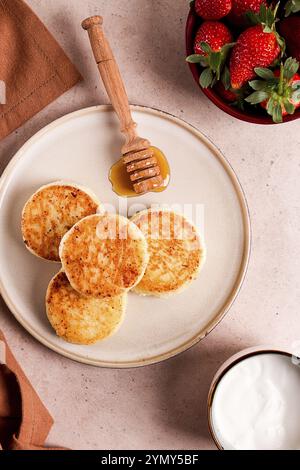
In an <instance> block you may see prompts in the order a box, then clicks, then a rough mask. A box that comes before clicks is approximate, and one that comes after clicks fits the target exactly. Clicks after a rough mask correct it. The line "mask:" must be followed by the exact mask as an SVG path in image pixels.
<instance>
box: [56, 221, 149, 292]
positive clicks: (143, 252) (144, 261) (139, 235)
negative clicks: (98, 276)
mask: <svg viewBox="0 0 300 470" xmlns="http://www.w3.org/2000/svg"><path fill="white" fill-rule="evenodd" d="M94 217H97V218H98V219H99V222H100V220H101V218H102V217H116V218H119V219H121V220H123V221H124V223H125V224H126V225H127V224H129V225H130V227H131V230H133V231H134V232H135V233H136V234H137V238H138V239H139V240H140V241H141V242H142V244H143V248H141V249H140V255H141V257H142V258H143V259H142V263H141V266H140V273H139V275H138V276H137V278H136V279H135V282H134V283H133V284H132V285H131V286H130V287H122V286H119V285H116V284H114V283H110V286H111V287H112V288H113V289H115V292H114V293H113V294H102V295H101V293H91V294H87V293H86V292H84V293H83V295H91V296H95V297H100V298H106V297H111V296H112V295H120V294H121V293H122V292H128V291H129V290H131V289H133V288H134V287H135V286H136V285H137V284H138V283H139V282H140V281H141V279H142V278H143V276H144V274H145V271H146V268H147V265H148V262H149V253H148V244H147V240H146V237H145V236H144V234H143V232H142V231H141V230H140V229H139V228H138V227H137V225H136V224H134V223H133V222H131V221H130V220H129V219H128V218H127V217H124V216H122V215H119V214H111V213H102V214H93V215H89V216H87V217H84V218H83V219H81V220H80V221H79V222H77V223H76V224H75V225H73V227H72V228H71V229H70V230H69V231H68V232H67V233H66V234H65V235H64V236H63V237H62V240H61V242H60V246H59V256H60V259H61V263H62V268H63V270H64V272H65V273H66V276H67V277H68V279H69V281H70V284H71V286H72V287H73V289H75V290H76V291H77V292H79V293H82V292H81V291H80V288H78V285H77V284H76V282H75V280H74V277H73V276H72V274H71V273H70V269H69V268H68V266H67V262H66V260H65V257H66V253H65V251H66V248H65V245H66V244H67V242H68V238H69V237H70V236H72V235H73V232H74V231H76V229H77V227H78V226H79V225H81V224H83V223H84V221H87V220H89V219H92V218H94ZM72 252H74V250H72Z"/></svg>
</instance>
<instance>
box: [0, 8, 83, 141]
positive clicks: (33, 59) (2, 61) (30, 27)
mask: <svg viewBox="0 0 300 470" xmlns="http://www.w3.org/2000/svg"><path fill="white" fill-rule="evenodd" d="M46 3H47V2H45V7H46ZM0 31H1V38H0V103H2V104H0V140H1V139H2V138H4V137H5V136H7V135H8V134H10V133H11V132H12V131H13V130H15V129H16V128H18V127H19V126H21V125H22V124H23V123H24V122H25V121H27V120H28V119H29V118H31V117H32V116H34V115H35V114H36V113H38V112H39V111H40V110H41V109H43V108H44V107H45V106H47V105H48V104H49V103H51V102H52V101H53V100H55V99H56V98H57V97H58V96H60V95H61V94H62V93H64V92H65V91H67V90H68V89H69V88H71V87H72V86H73V85H75V83H77V82H78V81H79V80H80V79H81V76H80V74H79V72H78V71H77V70H76V68H75V67H74V65H73V64H72V63H71V62H70V60H69V59H68V57H67V56H66V54H65V53H64V51H63V50H62V49H61V47H60V46H59V44H58V43H57V42H56V40H55V39H54V38H53V36H52V35H51V34H50V33H49V31H48V30H47V29H46V28H45V26H44V25H43V23H42V22H41V21H40V20H39V18H38V17H37V16H36V15H35V14H34V13H33V11H32V10H31V9H30V8H29V7H28V5H27V4H26V3H25V2H24V1H23V0H0ZM4 84H5V85H4ZM4 86H5V88H6V102H5V104H3V103H4V96H3V94H4V91H3V90H4Z"/></svg>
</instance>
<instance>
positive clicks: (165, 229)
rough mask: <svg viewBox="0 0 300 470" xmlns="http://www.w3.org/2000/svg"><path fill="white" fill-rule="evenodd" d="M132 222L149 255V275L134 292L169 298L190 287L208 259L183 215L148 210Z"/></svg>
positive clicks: (134, 217) (147, 271)
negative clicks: (144, 242)
mask: <svg viewBox="0 0 300 470" xmlns="http://www.w3.org/2000/svg"><path fill="white" fill-rule="evenodd" d="M131 221H132V222H134V223H135V224H136V225H137V226H138V227H139V228H140V230H141V231H142V232H143V233H144V235H145V237H146V239H147V242H148V251H149V255H150V259H149V263H148V266H147V269H146V272H145V274H144V276H143V278H142V280H141V281H140V283H139V284H138V285H137V286H136V287H135V288H134V291H135V292H136V293H138V294H141V295H155V296H158V297H166V296H169V295H170V294H174V293H176V292H179V291H181V290H183V289H184V288H185V287H187V285H188V284H189V283H190V282H191V281H193V280H194V279H195V278H196V277H197V275H198V273H199V271H200V267H201V266H202V264H203V261H204V259H205V252H204V247H203V244H202V243H201V240H200V237H199V234H198V233H197V231H196V228H195V227H194V226H193V225H192V224H191V223H190V222H188V221H187V220H186V219H185V218H184V216H183V215H180V214H177V213H175V212H172V211H165V210H151V209H149V210H145V211H142V212H139V213H137V214H136V215H134V216H133V217H132V218H131Z"/></svg>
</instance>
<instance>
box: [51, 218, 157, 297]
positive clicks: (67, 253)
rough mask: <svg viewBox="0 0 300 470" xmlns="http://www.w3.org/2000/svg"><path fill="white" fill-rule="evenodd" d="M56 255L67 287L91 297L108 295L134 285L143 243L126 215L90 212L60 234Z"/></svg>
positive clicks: (144, 257)
mask: <svg viewBox="0 0 300 470" xmlns="http://www.w3.org/2000/svg"><path fill="white" fill-rule="evenodd" d="M59 254H60V258H61V262H62V266H63V270H64V271H65V273H66V275H67V277H68V279H69V281H70V284H71V286H72V287H73V288H74V289H75V290H76V291H77V292H79V293H81V294H83V295H87V296H92V297H100V298H105V297H112V296H114V295H120V294H122V293H123V292H125V291H127V290H129V289H131V288H132V287H134V286H135V285H136V284H137V283H138V282H139V281H140V280H141V278H142V277H143V274H144V272H145V269H146V266H147V263H148V251H147V242H146V240H145V237H144V235H143V234H142V232H141V231H140V230H139V229H138V228H137V226H136V225H135V224H133V223H132V222H130V221H129V220H128V219H127V218H125V217H122V216H119V215H115V214H104V215H91V216H89V217H86V218H84V219H82V220H80V221H79V222H78V223H77V224H75V225H74V226H73V227H72V228H71V230H70V231H69V232H68V233H67V234H66V235H65V236H64V237H63V239H62V241H61V244H60V249H59Z"/></svg>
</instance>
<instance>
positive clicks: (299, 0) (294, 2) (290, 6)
mask: <svg viewBox="0 0 300 470" xmlns="http://www.w3.org/2000/svg"><path fill="white" fill-rule="evenodd" d="M284 9H285V15H284V16H289V15H290V14H291V13H298V12H299V11H300V0H289V1H288V2H287V3H286V5H285V7H284Z"/></svg>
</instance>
